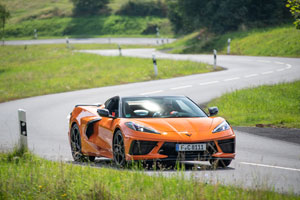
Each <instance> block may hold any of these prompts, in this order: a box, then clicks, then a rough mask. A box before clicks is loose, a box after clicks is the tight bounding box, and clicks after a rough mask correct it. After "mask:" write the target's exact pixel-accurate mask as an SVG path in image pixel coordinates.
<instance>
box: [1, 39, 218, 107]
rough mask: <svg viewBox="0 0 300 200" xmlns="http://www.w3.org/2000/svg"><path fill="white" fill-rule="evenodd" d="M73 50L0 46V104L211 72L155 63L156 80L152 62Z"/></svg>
mask: <svg viewBox="0 0 300 200" xmlns="http://www.w3.org/2000/svg"><path fill="white" fill-rule="evenodd" d="M73 47H74V48H73V50H74V49H81V48H84V47H86V48H98V49H99V48H117V46H116V45H73ZM125 47H126V46H125ZM122 48H123V47H122ZM73 50H71V49H68V48H66V46H65V45H63V44H61V45H34V46H30V45H29V46H1V47H0V57H1V60H0V80H1V81H0V102H3V101H8V100H12V99H18V98H24V97H30V96H36V95H43V94H49V93H57V92H64V91H71V90H78V89H85V88H95V87H103V86H109V85H118V84H124V83H132V82H139V81H148V80H154V79H165V78H171V77H177V76H184V75H190V74H196V73H206V72H211V71H213V68H212V66H210V65H207V64H203V63H197V62H191V61H174V60H158V68H159V74H158V76H157V77H155V76H154V70H153V64H152V60H151V59H141V58H130V57H106V56H100V55H94V54H85V53H78V52H74V51H73Z"/></svg>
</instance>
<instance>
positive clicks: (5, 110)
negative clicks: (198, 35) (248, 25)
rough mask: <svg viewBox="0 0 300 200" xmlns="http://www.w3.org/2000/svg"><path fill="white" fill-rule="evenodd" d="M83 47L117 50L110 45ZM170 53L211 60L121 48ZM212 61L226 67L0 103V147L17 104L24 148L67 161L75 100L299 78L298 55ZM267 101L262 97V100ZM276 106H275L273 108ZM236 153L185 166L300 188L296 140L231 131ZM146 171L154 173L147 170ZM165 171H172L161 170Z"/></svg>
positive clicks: (204, 93)
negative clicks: (218, 165)
mask: <svg viewBox="0 0 300 200" xmlns="http://www.w3.org/2000/svg"><path fill="white" fill-rule="evenodd" d="M85 52H86V53H96V54H102V55H118V51H115V50H101V51H100V50H93V51H85ZM152 53H155V54H156V57H157V58H158V69H159V59H163V58H171V59H178V60H186V59H188V60H193V61H202V62H207V63H212V62H213V56H212V55H168V54H164V53H159V52H154V50H153V49H135V50H123V52H122V54H123V55H124V56H135V57H152ZM217 64H218V65H220V66H222V67H225V68H227V70H224V71H219V72H213V73H207V74H199V75H191V76H186V77H178V78H173V79H166V80H156V81H148V82H142V83H132V84H125V85H120V86H110V87H103V88H95V89H88V90H80V91H74V92H66V93H59V94H52V95H45V96H39V97H32V98H27V99H22V100H16V101H11V102H6V103H1V104H0V112H1V113H2V115H0V133H1V134H0V149H8V148H11V147H12V146H13V145H14V144H15V143H16V142H17V139H18V123H17V109H19V108H23V109H25V110H26V111H27V123H28V140H29V146H30V148H31V149H32V150H33V151H34V152H35V153H36V154H38V155H40V156H43V157H45V158H48V159H54V160H57V159H62V160H66V161H70V160H72V159H71V152H70V147H69V144H68V139H67V119H66V117H67V115H68V113H70V112H71V111H72V108H73V106H74V105H75V104H78V103H96V102H104V101H105V100H106V99H107V98H109V97H111V96H113V95H187V96H189V97H190V98H192V99H193V100H194V101H196V102H198V103H204V102H207V101H209V100H211V99H212V98H215V97H218V96H220V95H221V94H223V93H226V92H230V91H233V90H236V89H240V88H245V87H251V86H257V85H262V84H275V83H278V82H289V81H294V80H299V79H300V59H294V58H272V57H250V56H218V63H217ZM266 103H267V102H266ZM279 109H280V108H279ZM236 135H237V149H236V151H237V157H236V159H235V160H234V161H233V162H232V164H231V165H230V168H227V169H224V170H204V169H203V168H205V166H206V165H207V164H205V163H202V165H201V168H200V169H199V170H197V171H187V172H185V173H186V176H187V177H189V176H190V175H191V174H193V176H194V177H197V178H199V179H201V180H204V181H208V182H210V181H211V182H216V181H219V182H223V183H226V184H227V183H230V184H236V185H239V186H244V187H254V188H255V187H257V188H262V187H268V188H274V189H275V190H276V191H280V192H290V191H293V192H295V193H297V194H300V187H299V183H300V146H299V144H294V143H289V142H284V141H281V140H274V139H270V138H265V137H261V136H257V135H252V134H248V133H245V132H241V131H236ZM148 173H150V174H152V173H157V172H152V171H149V172H148ZM163 173H164V174H165V175H168V174H172V173H175V172H173V171H166V172H163Z"/></svg>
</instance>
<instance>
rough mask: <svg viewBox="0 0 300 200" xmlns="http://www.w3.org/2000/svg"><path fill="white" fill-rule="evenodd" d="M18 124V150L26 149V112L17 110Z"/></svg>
mask: <svg viewBox="0 0 300 200" xmlns="http://www.w3.org/2000/svg"><path fill="white" fill-rule="evenodd" d="M18 119H19V120H18V122H19V131H20V139H19V149H24V148H25V149H27V148H28V143H27V123H26V111H25V110H23V109H19V110H18Z"/></svg>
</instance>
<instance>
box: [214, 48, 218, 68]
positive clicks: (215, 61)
mask: <svg viewBox="0 0 300 200" xmlns="http://www.w3.org/2000/svg"><path fill="white" fill-rule="evenodd" d="M216 68H217V50H215V49H214V70H216Z"/></svg>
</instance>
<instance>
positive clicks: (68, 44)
mask: <svg viewBox="0 0 300 200" xmlns="http://www.w3.org/2000/svg"><path fill="white" fill-rule="evenodd" d="M66 44H67V48H68V49H70V41H69V38H68V37H66Z"/></svg>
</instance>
